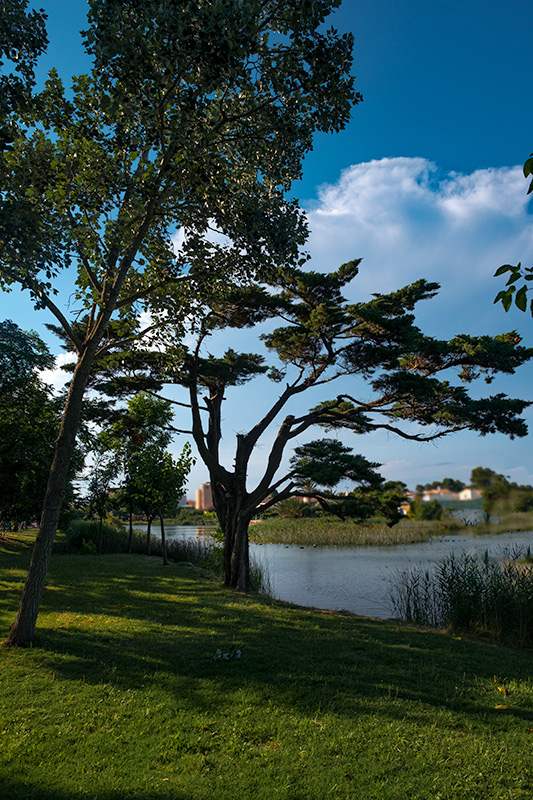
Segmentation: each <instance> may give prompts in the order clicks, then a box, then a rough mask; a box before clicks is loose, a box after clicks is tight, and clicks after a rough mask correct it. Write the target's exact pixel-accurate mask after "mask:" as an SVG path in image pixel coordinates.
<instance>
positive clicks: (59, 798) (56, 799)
mask: <svg viewBox="0 0 533 800" xmlns="http://www.w3.org/2000/svg"><path fill="white" fill-rule="evenodd" d="M1 792H2V800H87V798H88V797H90V798H91V800H124V798H126V797H129V798H132V800H133V799H135V800H190V796H189V795H187V794H184V793H182V792H180V791H179V790H178V791H176V790H175V789H155V790H154V789H152V790H150V792H145V791H140V792H135V791H134V792H133V793H132V792H128V793H127V794H124V792H122V791H95V793H94V794H91V795H88V794H87V792H86V791H80V792H76V791H75V790H74V791H72V790H68V791H62V790H60V789H54V788H52V787H50V788H49V787H46V786H43V785H42V784H40V785H38V786H37V785H35V784H32V783H31V782H30V781H24V780H20V781H16V780H8V781H3V782H2V789H1Z"/></svg>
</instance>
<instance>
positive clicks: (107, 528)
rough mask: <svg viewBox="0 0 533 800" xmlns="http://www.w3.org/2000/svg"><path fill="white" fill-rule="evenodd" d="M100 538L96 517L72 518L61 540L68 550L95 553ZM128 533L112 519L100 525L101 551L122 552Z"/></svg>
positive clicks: (126, 542)
mask: <svg viewBox="0 0 533 800" xmlns="http://www.w3.org/2000/svg"><path fill="white" fill-rule="evenodd" d="M99 540H100V522H99V521H98V520H96V519H73V520H71V522H70V523H69V526H68V528H67V531H66V537H65V540H64V542H63V546H64V548H65V549H66V550H67V551H68V552H78V553H96V552H97V550H98V546H99ZM127 545H128V534H127V531H126V529H125V528H124V526H123V525H122V524H121V523H120V522H118V521H116V520H114V521H113V522H111V523H109V522H104V523H103V525H102V550H101V552H102V553H124V552H125V551H126V549H127Z"/></svg>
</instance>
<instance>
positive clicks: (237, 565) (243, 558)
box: [221, 511, 251, 592]
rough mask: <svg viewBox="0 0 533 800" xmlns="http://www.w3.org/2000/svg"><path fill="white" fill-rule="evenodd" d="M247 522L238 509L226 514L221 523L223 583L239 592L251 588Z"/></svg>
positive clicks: (248, 521)
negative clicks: (222, 533) (222, 534)
mask: <svg viewBox="0 0 533 800" xmlns="http://www.w3.org/2000/svg"><path fill="white" fill-rule="evenodd" d="M249 524H250V520H249V519H248V518H247V517H246V518H243V516H242V514H241V513H240V512H239V511H235V512H233V513H232V514H230V515H228V517H227V518H226V521H225V524H223V523H221V527H222V530H223V532H224V583H225V584H226V586H229V587H231V588H232V589H238V590H239V591H241V592H247V591H249V590H250V589H251V583H250V553H249V547H248V526H249Z"/></svg>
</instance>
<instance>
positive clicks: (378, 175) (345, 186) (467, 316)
mask: <svg viewBox="0 0 533 800" xmlns="http://www.w3.org/2000/svg"><path fill="white" fill-rule="evenodd" d="M526 188H527V187H526V182H525V181H524V177H523V175H522V172H521V169H520V167H513V168H500V169H483V170H477V171H475V172H473V173H472V174H471V175H461V174H459V173H448V174H444V173H442V172H440V171H439V169H438V168H437V167H436V165H435V164H433V163H432V162H430V161H427V160H426V159H423V158H385V159H382V160H380V161H370V162H368V163H364V164H357V165H354V166H351V167H349V168H348V169H346V170H344V171H343V173H342V174H341V176H340V178H339V180H338V181H337V182H336V183H334V184H330V185H326V186H322V187H321V188H320V190H319V196H318V201H317V202H316V203H314V204H313V205H312V207H310V209H309V211H308V219H309V226H310V230H311V236H310V241H309V249H310V252H311V254H312V257H313V264H314V266H315V267H316V268H318V269H324V270H330V269H333V268H335V267H337V266H338V265H340V264H342V263H343V262H345V261H348V260H350V259H352V258H359V257H362V258H363V263H362V265H361V271H360V276H359V277H358V279H357V280H356V282H355V284H354V291H357V292H358V297H361V298H362V299H363V298H364V297H368V295H369V293H371V292H375V291H378V292H386V291H391V290H392V289H394V288H398V287H400V286H403V285H405V284H406V283H409V282H411V281H413V280H416V279H418V278H421V277H424V278H427V279H429V280H436V281H437V282H439V283H440V284H441V286H442V292H441V295H442V300H441V301H431V302H432V303H434V304H435V303H436V305H433V307H432V309H431V310H430V311H429V312H428V314H429V316H432V317H434V316H435V313H438V312H439V311H440V312H441V315H440V316H441V321H442V320H443V319H444V316H445V311H446V309H448V314H449V313H450V311H451V308H452V307H453V319H454V321H457V323H458V324H460V325H462V326H463V327H464V326H465V324H469V323H470V322H473V321H474V319H473V317H475V316H476V313H474V314H473V303H474V304H475V305H477V306H478V308H479V314H478V316H479V317H480V318H481V319H482V320H483V325H484V326H485V329H486V326H487V316H488V315H489V312H490V315H492V317H493V318H494V321H495V324H498V321H499V324H501V327H503V328H505V327H506V324H507V326H508V327H512V325H511V326H509V323H508V321H507V320H508V319H509V318H507V320H506V319H505V317H503V318H502V314H501V307H498V308H493V306H492V299H493V297H494V296H495V294H496V293H497V291H498V290H499V288H501V283H498V281H496V280H493V279H492V276H493V274H494V271H495V270H496V269H497V267H499V266H500V265H501V264H503V263H517V262H518V261H522V262H526V263H529V262H531V260H533V225H532V223H531V219H532V218H531V217H530V216H528V214H527V201H528V198H527V194H526ZM436 310H437V311H436ZM519 318H520V317H519ZM520 319H522V320H523V317H522V318H520ZM502 320H503V321H502ZM513 324H515V325H516V322H514V323H513ZM485 332H488V331H487V330H485Z"/></svg>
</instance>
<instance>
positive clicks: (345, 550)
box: [154, 526, 533, 619]
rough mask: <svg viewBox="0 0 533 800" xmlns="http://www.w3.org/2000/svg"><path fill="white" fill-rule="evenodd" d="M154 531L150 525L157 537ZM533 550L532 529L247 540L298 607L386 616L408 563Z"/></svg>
mask: <svg viewBox="0 0 533 800" xmlns="http://www.w3.org/2000/svg"><path fill="white" fill-rule="evenodd" d="M166 530H167V533H168V536H169V538H170V537H174V536H179V537H180V538H192V537H200V538H205V537H208V536H209V529H208V528H192V527H187V526H169V527H168V529H166ZM157 531H158V529H157V528H155V529H154V534H156V535H157ZM518 547H519V548H522V549H523V550H525V549H526V548H527V547H531V548H532V550H533V531H525V532H523V531H522V532H519V533H502V534H498V535H496V534H493V535H488V536H448V537H439V538H435V539H431V540H429V541H427V542H422V543H421V544H407V545H395V546H393V547H298V546H297V545H290V546H286V545H282V544H263V545H260V544H253V543H251V544H250V552H251V555H252V556H253V558H254V559H255V560H256V561H257V562H258V563H259V564H260V565H262V566H263V567H264V568H265V570H266V572H267V574H268V577H269V581H270V588H271V591H270V593H271V594H272V596H273V597H276V598H277V599H279V600H285V601H288V602H290V603H296V604H298V605H302V606H314V607H315V608H324V609H331V610H337V611H341V610H344V611H351V612H353V613H355V614H362V615H364V616H368V617H380V618H382V619H387V618H388V617H391V616H393V615H394V612H393V608H392V604H391V601H390V598H389V587H390V585H391V582H392V581H393V580H394V577H395V575H396V574H397V572H398V571H401V570H405V569H407V568H409V567H410V566H420V565H421V566H423V567H424V568H426V567H428V568H430V567H431V565H432V564H434V563H435V562H436V561H440V560H441V559H442V558H444V557H446V556H448V555H450V554H451V553H452V552H454V553H457V554H460V553H461V552H463V551H466V552H467V553H471V554H479V555H483V554H484V553H485V551H488V553H489V556H492V557H494V558H504V557H509V556H510V555H511V554H512V551H513V549H515V548H518Z"/></svg>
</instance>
